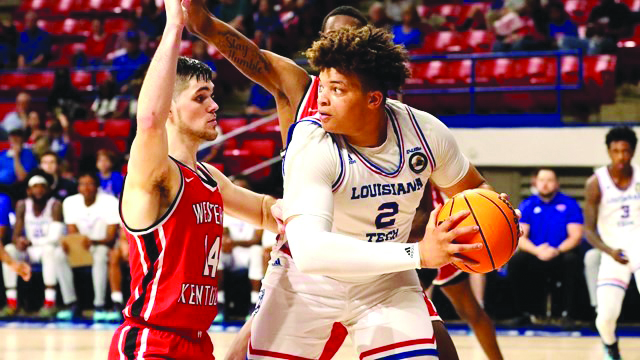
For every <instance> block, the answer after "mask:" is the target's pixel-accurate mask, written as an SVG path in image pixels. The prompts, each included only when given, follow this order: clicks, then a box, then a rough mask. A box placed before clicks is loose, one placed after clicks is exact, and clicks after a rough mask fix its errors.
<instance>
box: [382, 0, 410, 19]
mask: <svg viewBox="0 0 640 360" xmlns="http://www.w3.org/2000/svg"><path fill="white" fill-rule="evenodd" d="M411 5H415V4H414V1H412V0H385V2H384V6H385V8H386V9H387V16H389V18H390V19H391V20H392V21H393V22H395V23H401V22H402V19H403V17H404V15H403V14H404V11H405V9H406V8H407V7H408V6H411Z"/></svg>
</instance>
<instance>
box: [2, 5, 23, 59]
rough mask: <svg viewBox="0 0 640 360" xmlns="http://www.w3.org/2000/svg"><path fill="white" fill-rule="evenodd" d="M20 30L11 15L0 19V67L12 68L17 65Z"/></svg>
mask: <svg viewBox="0 0 640 360" xmlns="http://www.w3.org/2000/svg"><path fill="white" fill-rule="evenodd" d="M18 36H19V33H18V30H17V29H16V27H15V25H13V21H11V16H9V17H5V18H3V19H2V20H1V21H0V69H8V68H12V67H14V66H15V65H16V48H17V45H18Z"/></svg>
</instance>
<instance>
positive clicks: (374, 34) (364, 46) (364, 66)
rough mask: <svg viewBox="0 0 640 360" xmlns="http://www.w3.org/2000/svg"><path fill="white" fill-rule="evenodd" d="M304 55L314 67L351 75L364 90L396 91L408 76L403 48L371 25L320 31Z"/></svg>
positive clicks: (391, 36)
mask: <svg viewBox="0 0 640 360" xmlns="http://www.w3.org/2000/svg"><path fill="white" fill-rule="evenodd" d="M305 55H306V56H307V59H309V62H310V63H311V66H312V67H313V69H314V70H317V71H322V70H324V69H331V68H334V69H336V70H338V71H340V72H341V73H349V74H355V75H357V76H358V78H359V79H360V82H362V85H363V89H365V90H379V91H382V92H383V93H384V94H385V95H386V92H387V91H388V90H398V89H399V88H400V86H402V84H404V81H405V80H406V79H407V78H408V77H409V69H408V68H407V66H406V62H407V61H408V60H409V58H408V56H407V51H406V50H405V48H404V47H402V46H401V45H396V44H394V43H393V35H391V34H389V33H388V32H387V31H386V30H383V29H378V28H375V27H373V26H371V25H367V26H363V27H359V28H354V27H344V28H341V29H339V30H336V31H331V32H329V33H327V34H322V36H321V37H320V39H319V40H317V41H315V42H314V43H313V45H311V48H309V49H308V50H307V51H306V52H305Z"/></svg>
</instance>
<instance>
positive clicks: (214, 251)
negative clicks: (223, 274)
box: [202, 236, 220, 278]
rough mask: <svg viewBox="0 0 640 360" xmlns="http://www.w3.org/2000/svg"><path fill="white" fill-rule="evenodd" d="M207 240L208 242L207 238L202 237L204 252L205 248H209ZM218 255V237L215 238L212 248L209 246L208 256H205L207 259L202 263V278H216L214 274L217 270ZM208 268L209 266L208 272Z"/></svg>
mask: <svg viewBox="0 0 640 360" xmlns="http://www.w3.org/2000/svg"><path fill="white" fill-rule="evenodd" d="M208 240H209V236H205V237H204V248H205V251H206V249H207V246H209V243H208ZM219 255H220V236H218V237H217V238H216V241H215V242H214V243H213V246H211V249H210V250H209V255H207V258H206V260H205V262H204V271H203V272H202V276H211V277H212V278H214V277H216V273H217V270H218V262H219V261H220V256H219ZM209 266H211V271H209Z"/></svg>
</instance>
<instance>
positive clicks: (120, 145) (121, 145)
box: [113, 139, 127, 154]
mask: <svg viewBox="0 0 640 360" xmlns="http://www.w3.org/2000/svg"><path fill="white" fill-rule="evenodd" d="M113 143H114V144H115V145H116V148H117V149H118V151H119V152H120V153H123V154H124V153H125V152H127V142H126V141H125V140H123V139H116V140H114V141H113Z"/></svg>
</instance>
